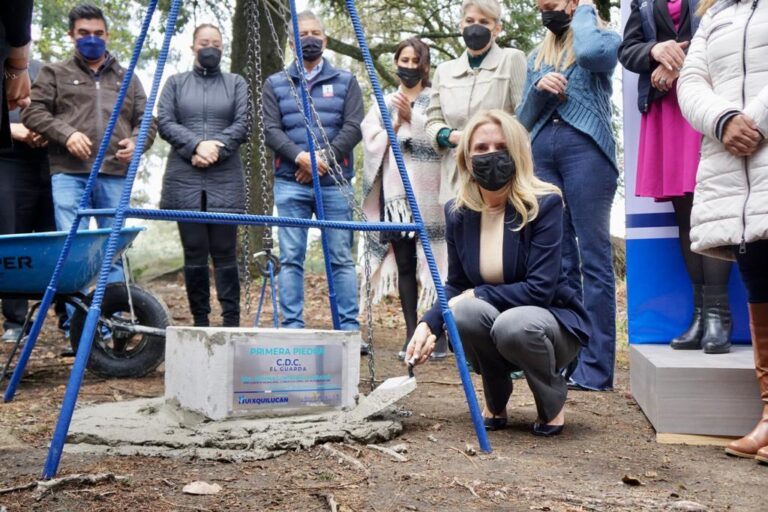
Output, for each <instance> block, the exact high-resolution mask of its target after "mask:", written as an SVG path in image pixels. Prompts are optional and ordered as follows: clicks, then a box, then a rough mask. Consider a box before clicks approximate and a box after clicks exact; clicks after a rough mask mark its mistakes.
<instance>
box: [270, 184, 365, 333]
mask: <svg viewBox="0 0 768 512" xmlns="http://www.w3.org/2000/svg"><path fill="white" fill-rule="evenodd" d="M320 189H321V193H322V199H323V208H324V210H325V218H326V220H338V221H351V220H352V210H351V208H350V206H349V205H348V204H347V200H346V199H345V196H344V195H343V194H342V191H341V190H340V189H339V188H338V187H336V186H328V187H320ZM348 192H349V193H351V190H349V189H348ZM275 206H276V207H277V214H278V215H279V216H281V217H293V218H299V219H310V218H312V215H313V214H315V213H316V211H315V192H314V190H313V188H312V186H311V185H302V184H301V183H298V182H295V181H288V180H283V179H280V178H277V179H276V180H275ZM326 234H327V237H328V249H329V251H330V258H331V272H332V274H333V285H334V288H335V291H336V303H337V305H338V309H339V320H340V324H341V329H342V330H344V331H356V330H359V329H360V323H359V322H358V321H357V314H358V302H357V275H356V272H355V263H354V260H353V259H352V239H353V237H354V233H353V232H352V231H346V230H340V229H328V230H326ZM278 241H279V243H280V267H281V268H280V274H279V276H278V285H279V287H280V307H281V309H282V312H283V322H282V324H283V327H288V328H295V329H301V328H303V327H304V319H303V310H304V258H305V257H306V254H307V229H306V228H283V227H281V228H280V229H279V231H278Z"/></svg>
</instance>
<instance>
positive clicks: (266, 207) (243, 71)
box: [231, 0, 286, 253]
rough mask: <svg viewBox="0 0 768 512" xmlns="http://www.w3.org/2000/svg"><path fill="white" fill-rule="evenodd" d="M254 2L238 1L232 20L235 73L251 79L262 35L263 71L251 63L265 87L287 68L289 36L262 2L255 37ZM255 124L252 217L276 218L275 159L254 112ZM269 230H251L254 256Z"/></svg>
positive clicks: (282, 22) (280, 20)
mask: <svg viewBox="0 0 768 512" xmlns="http://www.w3.org/2000/svg"><path fill="white" fill-rule="evenodd" d="M252 1H254V0H237V2H236V4H235V13H234V16H233V17H232V66H231V71H232V72H233V73H238V74H240V75H242V76H243V77H245V78H246V80H247V79H248V76H247V70H248V65H249V56H248V38H254V37H256V36H257V35H258V37H259V45H258V46H257V47H256V49H255V50H256V51H257V52H259V53H260V56H261V64H262V66H261V69H256V65H255V62H252V63H250V64H251V66H250V67H251V73H252V76H251V79H252V80H254V81H255V80H256V79H259V80H260V81H261V83H262V84H263V83H264V80H265V79H266V78H267V77H269V76H270V75H272V74H273V73H276V72H278V71H280V70H281V69H282V68H283V66H284V64H283V61H282V60H281V59H280V53H281V52H279V51H278V50H282V49H284V48H285V43H286V32H285V23H286V19H285V18H283V17H281V16H279V15H277V14H276V13H274V12H270V13H269V14H268V13H267V12H266V11H265V9H266V3H265V2H263V1H261V2H259V3H258V16H259V28H260V31H259V33H258V34H256V33H254V31H255V29H256V27H255V26H252V25H254V24H253V23H249V21H248V19H247V17H246V3H247V2H252ZM278 1H280V2H283V1H284V0H278ZM269 18H271V19H272V22H273V23H274V25H275V32H276V34H277V37H278V39H279V41H278V42H277V43H278V44H276V42H275V41H274V36H273V34H272V31H271V30H270V27H269V24H268V23H269ZM256 100H257V98H253V101H254V105H255V104H256ZM253 115H254V121H255V123H254V124H255V126H254V127H253V132H252V134H251V143H252V144H253V155H252V161H251V162H250V166H248V168H246V169H245V172H247V173H248V174H249V176H250V185H251V186H250V190H248V191H247V193H248V194H249V197H250V211H249V212H248V213H253V214H264V213H266V214H267V215H271V214H272V205H273V201H272V182H273V178H274V161H273V159H272V155H271V153H270V152H269V151H268V150H267V149H266V148H260V147H259V142H258V141H259V132H258V130H259V129H260V123H259V122H258V120H257V119H256V118H257V117H258V115H259V114H258V112H254V113H253ZM262 152H264V153H265V154H264V156H265V157H266V162H267V165H266V168H262V166H261V164H260V159H261V154H262ZM244 153H245V152H244V150H243V149H241V154H242V155H243V156H245V154H244ZM263 187H266V191H267V193H266V194H265V197H266V199H267V200H266V204H265V201H264V200H263V198H262V190H263ZM264 229H265V228H252V229H249V230H248V231H249V239H250V252H251V253H254V252H257V251H260V250H262V238H263V233H264Z"/></svg>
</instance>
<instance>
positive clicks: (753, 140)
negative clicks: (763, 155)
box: [723, 114, 765, 157]
mask: <svg viewBox="0 0 768 512" xmlns="http://www.w3.org/2000/svg"><path fill="white" fill-rule="evenodd" d="M764 139H765V137H763V134H762V133H760V129H759V127H758V126H757V123H755V121H754V120H753V119H751V118H750V117H749V116H747V115H746V114H738V115H736V116H734V117H732V118H731V119H729V120H728V121H727V122H726V124H725V128H724V129H723V144H725V149H727V150H728V152H729V153H731V154H732V155H733V156H737V157H747V156H751V155H752V153H754V152H755V151H757V148H758V147H759V146H760V144H761V143H762V142H763V140H764Z"/></svg>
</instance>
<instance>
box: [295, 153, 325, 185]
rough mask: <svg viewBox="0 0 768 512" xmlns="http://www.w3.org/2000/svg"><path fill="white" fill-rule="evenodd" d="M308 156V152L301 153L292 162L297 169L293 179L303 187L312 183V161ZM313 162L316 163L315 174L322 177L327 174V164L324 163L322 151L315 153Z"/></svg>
mask: <svg viewBox="0 0 768 512" xmlns="http://www.w3.org/2000/svg"><path fill="white" fill-rule="evenodd" d="M310 156H311V155H310V154H309V151H302V152H301V153H299V155H298V156H297V157H296V161H295V162H294V163H295V164H296V167H297V169H296V172H295V173H294V178H296V181H298V182H299V183H301V184H304V185H306V184H307V183H312V159H311V158H310ZM315 161H316V162H317V174H318V175H319V176H324V175H325V173H326V172H328V162H326V160H325V158H324V155H323V152H322V151H316V152H315Z"/></svg>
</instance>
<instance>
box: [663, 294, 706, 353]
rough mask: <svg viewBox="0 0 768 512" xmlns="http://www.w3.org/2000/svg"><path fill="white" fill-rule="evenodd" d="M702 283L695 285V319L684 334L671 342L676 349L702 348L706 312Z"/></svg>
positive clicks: (671, 345)
mask: <svg viewBox="0 0 768 512" xmlns="http://www.w3.org/2000/svg"><path fill="white" fill-rule="evenodd" d="M701 288H702V287H701V285H700V284H695V285H693V319H692V320H691V325H690V326H689V327H688V330H686V331H685V332H684V333H683V334H681V335H680V336H678V337H677V338H675V339H673V340H672V343H670V344H669V346H670V347H672V348H673V349H675V350H699V349H701V337H702V336H703V335H704V314H703V309H704V308H703V307H702V306H703V304H704V298H703V297H702V289H701Z"/></svg>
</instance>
